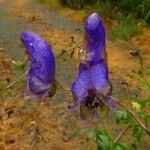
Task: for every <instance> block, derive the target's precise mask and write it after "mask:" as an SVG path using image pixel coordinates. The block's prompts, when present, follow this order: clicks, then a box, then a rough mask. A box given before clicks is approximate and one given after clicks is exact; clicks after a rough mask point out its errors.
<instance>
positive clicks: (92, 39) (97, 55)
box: [85, 13, 106, 62]
mask: <svg viewBox="0 0 150 150" xmlns="http://www.w3.org/2000/svg"><path fill="white" fill-rule="evenodd" d="M85 45H86V49H87V52H88V53H91V54H92V57H91V61H94V62H97V61H99V60H100V59H104V56H103V55H104V53H105V52H106V51H105V28H104V26H103V23H102V20H101V18H100V16H99V15H98V14H97V13H92V14H91V15H90V16H89V17H88V18H87V20H86V23H85Z"/></svg>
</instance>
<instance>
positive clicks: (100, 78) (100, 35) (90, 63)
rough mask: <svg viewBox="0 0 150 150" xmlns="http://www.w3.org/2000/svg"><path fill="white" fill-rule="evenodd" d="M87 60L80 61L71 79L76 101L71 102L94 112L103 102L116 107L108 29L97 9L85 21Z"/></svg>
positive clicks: (73, 106) (110, 106)
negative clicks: (74, 77) (109, 58)
mask: <svg viewBox="0 0 150 150" xmlns="http://www.w3.org/2000/svg"><path fill="white" fill-rule="evenodd" d="M84 40H85V43H84V54H85V55H86V59H85V60H81V62H80V65H79V75H78V77H77V78H76V79H75V81H74V82H73V83H72V86H71V90H72V94H73V98H74V100H75V102H74V103H73V104H70V105H69V106H68V108H69V109H73V108H75V107H76V106H78V105H80V106H86V107H88V108H89V109H90V110H91V111H92V112H93V111H96V109H97V107H98V106H100V105H101V103H103V104H105V105H106V106H107V107H109V108H110V109H115V108H116V103H115V101H114V99H113V98H112V97H111V90H112V89H111V84H110V82H109V76H108V66H107V55H106V48H105V29H104V26H103V24H102V21H101V18H100V16H99V15H98V14H97V13H92V14H91V15H90V16H89V17H88V18H87V20H86V23H85V38H84Z"/></svg>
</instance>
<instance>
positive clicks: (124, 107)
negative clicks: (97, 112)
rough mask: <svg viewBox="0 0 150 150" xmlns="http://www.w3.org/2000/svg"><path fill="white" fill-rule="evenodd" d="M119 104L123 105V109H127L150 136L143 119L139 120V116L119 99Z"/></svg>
mask: <svg viewBox="0 0 150 150" xmlns="http://www.w3.org/2000/svg"><path fill="white" fill-rule="evenodd" d="M117 104H118V105H119V106H121V107H122V108H123V109H125V110H126V111H127V112H128V113H129V114H130V115H131V116H132V117H133V118H134V119H135V120H136V121H137V122H138V124H139V125H140V126H141V127H142V128H143V129H144V130H145V132H146V133H147V134H148V136H149V137H150V131H149V130H148V129H147V128H146V126H145V125H144V124H143V123H142V122H141V120H139V118H138V117H137V116H136V114H135V113H134V112H133V111H132V110H130V109H129V108H127V107H126V106H125V105H124V104H122V103H121V102H119V101H117Z"/></svg>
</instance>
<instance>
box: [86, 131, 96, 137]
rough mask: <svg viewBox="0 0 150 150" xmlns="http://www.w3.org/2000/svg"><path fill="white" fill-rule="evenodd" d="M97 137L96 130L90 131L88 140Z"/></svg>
mask: <svg viewBox="0 0 150 150" xmlns="http://www.w3.org/2000/svg"><path fill="white" fill-rule="evenodd" d="M94 137H96V132H95V131H94V130H89V131H88V139H92V138H94Z"/></svg>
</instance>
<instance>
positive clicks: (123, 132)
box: [114, 125, 130, 143]
mask: <svg viewBox="0 0 150 150" xmlns="http://www.w3.org/2000/svg"><path fill="white" fill-rule="evenodd" d="M129 127H130V125H128V126H127V127H126V128H125V129H124V130H123V131H122V132H121V133H120V134H119V135H118V136H117V137H116V139H115V140H114V143H117V142H118V141H119V140H120V139H121V138H122V136H123V135H124V134H125V133H126V132H127V130H128V129H129Z"/></svg>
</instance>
